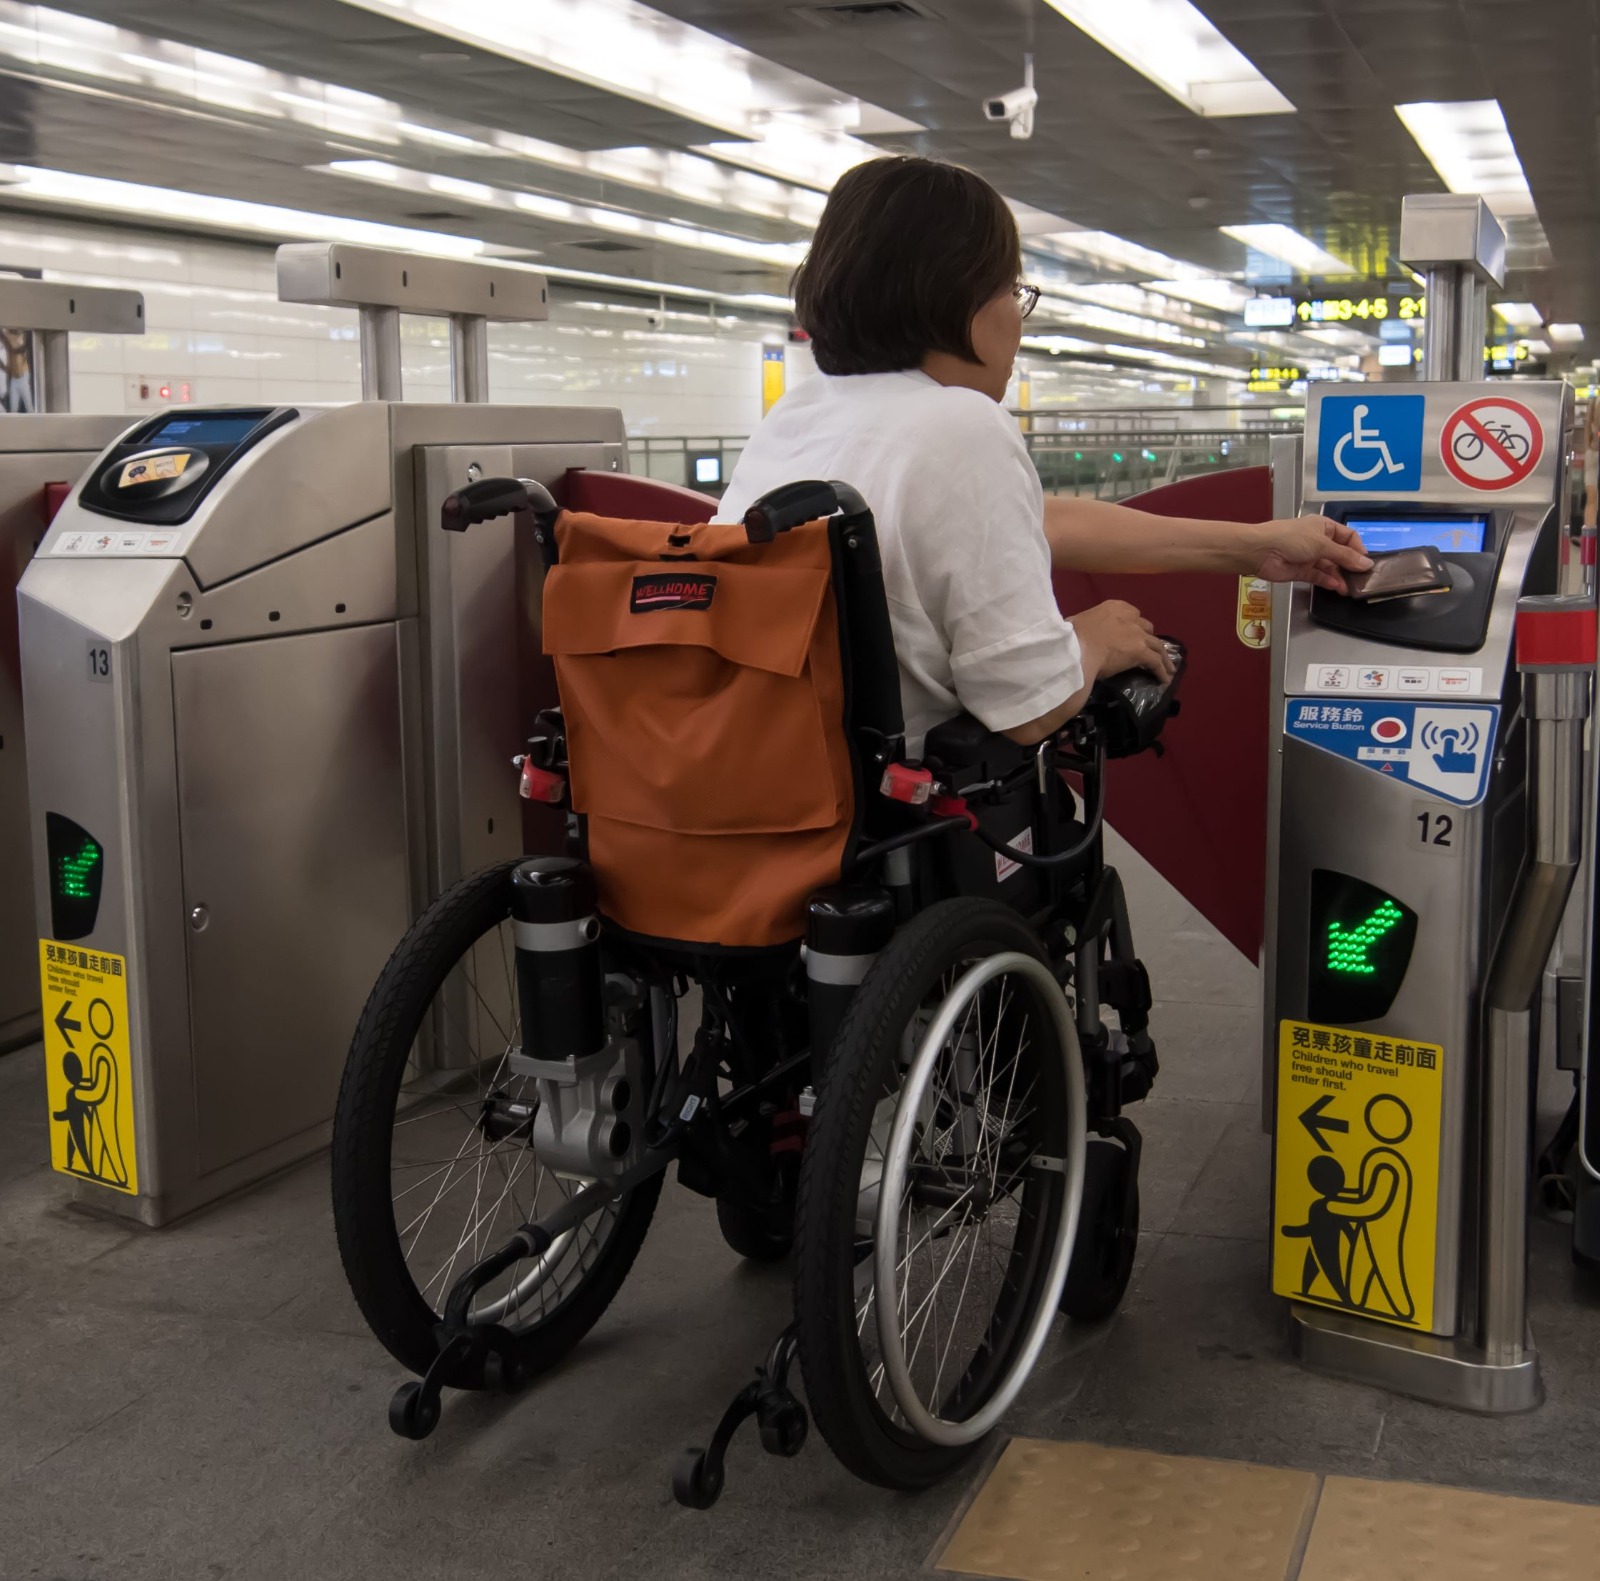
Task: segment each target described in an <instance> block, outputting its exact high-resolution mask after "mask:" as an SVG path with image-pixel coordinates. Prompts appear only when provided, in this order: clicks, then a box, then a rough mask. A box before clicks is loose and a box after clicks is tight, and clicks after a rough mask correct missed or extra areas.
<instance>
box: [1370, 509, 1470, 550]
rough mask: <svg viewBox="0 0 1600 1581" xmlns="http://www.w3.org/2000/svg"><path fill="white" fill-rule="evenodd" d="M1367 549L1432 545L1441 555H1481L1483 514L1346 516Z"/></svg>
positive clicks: (1417, 547)
mask: <svg viewBox="0 0 1600 1581" xmlns="http://www.w3.org/2000/svg"><path fill="white" fill-rule="evenodd" d="M1346 521H1347V523H1348V524H1349V525H1350V526H1351V527H1354V528H1355V530H1356V531H1357V532H1358V533H1360V534H1361V541H1362V543H1364V544H1365V545H1366V546H1367V548H1368V549H1371V550H1375V551H1383V550H1389V549H1420V548H1422V547H1423V545H1425V544H1431V545H1432V546H1433V547H1434V548H1435V549H1437V550H1439V551H1440V553H1442V554H1482V553H1483V540H1484V536H1485V534H1486V532H1487V530H1488V525H1489V519H1488V517H1486V516H1349V517H1346Z"/></svg>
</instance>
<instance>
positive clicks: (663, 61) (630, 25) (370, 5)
mask: <svg viewBox="0 0 1600 1581" xmlns="http://www.w3.org/2000/svg"><path fill="white" fill-rule="evenodd" d="M342 3H343V4H345V5H348V6H352V7H354V8H357V9H360V10H362V11H368V12H373V13H376V14H377V15H379V16H383V17H387V18H389V19H390V20H391V21H397V22H402V23H404V24H406V25H407V26H409V27H414V28H420V29H423V30H424V31H426V32H429V33H432V34H435V35H436V36H438V37H441V38H448V39H451V40H453V41H455V42H456V43H459V44H466V45H468V46H470V47H472V48H474V49H480V50H484V51H487V52H488V53H490V54H494V55H498V56H500V57H501V58H502V59H505V60H514V61H518V62H520V63H521V64H523V65H526V66H531V67H533V68H534V69H536V70H538V71H542V72H549V73H552V74H553V75H556V76H561V77H566V78H569V79H570V80H572V81H574V82H581V83H586V84H588V85H589V86H591V87H596V88H602V89H605V90H606V91H607V92H610V93H614V94H617V95H619V96H620V97H623V98H629V99H633V100H635V101H636V102H638V103H640V104H647V105H651V106H654V107H656V108H658V109H664V110H669V111H671V112H673V113H674V114H677V115H681V116H684V117H686V118H687V119H689V120H691V121H695V122H698V123H699V124H700V125H702V126H714V127H717V128H719V129H720V130H723V131H726V132H728V133H729V134H731V135H732V136H734V137H754V138H758V139H759V138H761V137H762V136H763V123H764V122H765V120H766V118H767V117H769V116H772V115H774V114H790V115H794V114H799V115H803V116H810V117H813V118H814V119H815V120H816V122H817V123H818V124H819V125H823V126H828V127H838V126H853V127H858V128H862V129H871V130H873V131H889V130H893V131H920V130H921V128H920V127H919V126H917V125H916V123H915V122H912V121H907V120H904V119H903V118H901V117H898V116H893V115H890V114H889V112H887V111H883V110H879V109H877V108H876V107H875V106H872V105H863V104H861V103H860V102H859V101H857V100H855V99H854V98H852V97H851V96H850V95H848V94H843V93H840V92H838V91H837V90H835V89H833V88H829V87H827V86H826V85H825V84H823V83H820V82H818V81H816V80H815V79H814V78H811V77H806V76H802V75H801V74H800V73H799V72H796V71H790V70H788V69H787V68H785V67H782V66H779V65H776V64H775V63H774V62H772V61H770V60H766V59H764V58H763V57H761V56H760V55H757V54H754V53H753V52H752V51H750V50H747V49H742V48H741V47H740V46H739V45H737V44H731V43H729V42H728V41H727V40H726V39H723V38H719V37H718V36H717V35H716V34H715V33H709V32H706V31H705V30H704V29H702V28H697V27H693V26H691V25H690V24H689V23H686V22H680V21H679V20H677V19H676V18H675V17H670V16H666V15H664V14H663V13H662V12H660V11H656V10H652V9H651V8H650V7H648V6H645V5H641V4H639V3H638V0H581V3H578V0H567V3H565V4H558V3H554V0H544V3H543V4H529V3H528V0H342ZM532 91H533V92H535V93H537V91H538V90H537V88H535V89H533V90H532Z"/></svg>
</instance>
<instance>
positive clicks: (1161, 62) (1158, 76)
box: [1045, 0, 1294, 116]
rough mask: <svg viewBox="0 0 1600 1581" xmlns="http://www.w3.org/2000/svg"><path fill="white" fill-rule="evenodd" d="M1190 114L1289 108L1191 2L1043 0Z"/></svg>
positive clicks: (1290, 111)
mask: <svg viewBox="0 0 1600 1581" xmlns="http://www.w3.org/2000/svg"><path fill="white" fill-rule="evenodd" d="M1045 3H1046V4H1047V5H1048V6H1050V8H1051V9H1052V10H1054V11H1058V12H1060V14H1061V15H1062V16H1064V17H1065V18H1066V19H1067V20H1068V21H1069V22H1071V23H1073V24H1074V25H1075V26H1076V27H1080V28H1082V29H1083V31H1084V32H1085V33H1087V34H1088V35H1089V37H1090V38H1092V39H1093V40H1094V41H1095V42H1096V43H1097V44H1100V45H1103V46H1104V47H1105V48H1106V49H1108V50H1110V51H1111V53H1112V54H1113V55H1116V56H1117V57H1118V58H1119V59H1121V60H1125V61H1126V62H1127V63H1128V64H1129V65H1130V66H1132V67H1133V69H1134V70H1135V71H1137V72H1139V73H1141V74H1142V75H1143V76H1146V77H1148V78H1149V79H1150V80H1151V82H1153V83H1154V84H1155V85H1156V86H1157V87H1158V88H1162V89H1164V90H1165V91H1166V92H1167V93H1170V94H1171V95H1172V97H1173V98H1174V99H1176V100H1177V101H1178V102H1179V103H1180V104H1184V105H1187V106H1188V107H1189V108H1190V109H1191V110H1193V111H1194V113H1195V114H1196V115H1205V116H1224V115H1293V114H1294V106H1293V105H1292V104H1290V102H1289V101H1288V100H1287V99H1286V98H1284V96H1283V95H1282V94H1281V93H1279V92H1278V90H1277V89H1276V88H1274V87H1273V86H1272V84H1271V83H1270V82H1268V81H1267V79H1266V78H1265V77H1263V76H1262V75H1261V73H1260V72H1259V71H1257V70H1256V68H1255V67H1254V66H1253V65H1252V64H1251V62H1250V61H1249V60H1248V59H1247V58H1246V57H1245V56H1244V55H1242V54H1241V53H1240V52H1239V51H1238V50H1237V49H1235V48H1234V47H1233V45H1232V44H1230V43H1229V42H1228V41H1227V39H1225V38H1224V37H1223V36H1222V34H1221V33H1219V32H1218V31H1217V30H1216V28H1215V27H1213V26H1212V24H1211V22H1210V21H1209V19H1208V18H1207V17H1206V16H1205V15H1204V14H1203V13H1202V12H1201V11H1200V10H1199V9H1198V8H1197V7H1195V6H1193V5H1191V4H1190V3H1189V0H1045Z"/></svg>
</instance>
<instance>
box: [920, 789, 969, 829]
mask: <svg viewBox="0 0 1600 1581" xmlns="http://www.w3.org/2000/svg"><path fill="white" fill-rule="evenodd" d="M928 811H929V812H931V813H933V814H935V815H936V816H937V817H940V818H965V819H966V820H967V827H968V828H969V829H976V828H977V827H978V815H977V814H976V813H975V812H973V810H972V809H971V808H970V807H969V806H968V805H967V804H966V802H965V801H964V800H963V799H962V798H961V797H960V796H934V797H930V798H929V801H928Z"/></svg>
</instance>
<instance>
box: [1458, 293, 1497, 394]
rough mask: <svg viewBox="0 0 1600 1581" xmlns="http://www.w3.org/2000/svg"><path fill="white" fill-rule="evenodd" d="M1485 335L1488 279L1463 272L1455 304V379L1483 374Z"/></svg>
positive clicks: (1487, 315) (1487, 327)
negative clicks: (1459, 291) (1459, 292)
mask: <svg viewBox="0 0 1600 1581" xmlns="http://www.w3.org/2000/svg"><path fill="white" fill-rule="evenodd" d="M1488 334H1489V282H1488V281H1487V280H1485V279H1482V278H1481V277H1480V276H1478V275H1475V274H1466V275H1464V276H1463V278H1462V281H1461V295H1460V297H1459V299H1458V301H1457V303H1456V333H1455V347H1456V371H1455V377H1456V378H1458V379H1461V380H1463V381H1470V380H1473V379H1481V378H1482V377H1483V345H1484V341H1485V340H1486V339H1487V338H1488Z"/></svg>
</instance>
